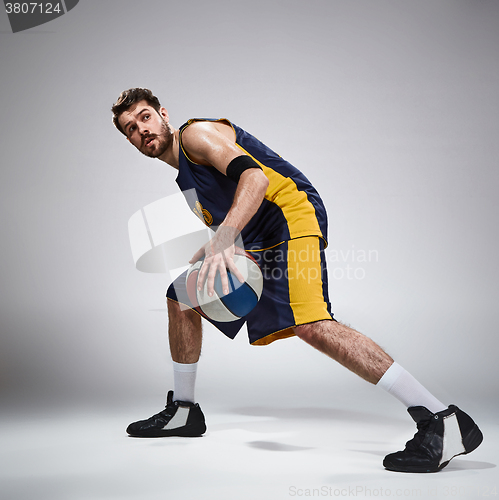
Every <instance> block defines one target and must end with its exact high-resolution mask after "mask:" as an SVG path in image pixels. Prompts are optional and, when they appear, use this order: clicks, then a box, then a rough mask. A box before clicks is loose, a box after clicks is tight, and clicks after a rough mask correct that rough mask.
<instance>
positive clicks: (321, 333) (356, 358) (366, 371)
mask: <svg viewBox="0 0 499 500" xmlns="http://www.w3.org/2000/svg"><path fill="white" fill-rule="evenodd" d="M294 332H295V334H296V336H297V337H300V338H301V339H302V340H304V341H305V342H307V343H308V344H310V345H311V346H312V347H315V348H316V349H318V350H319V351H321V352H322V353H324V354H326V355H327V356H329V357H330V358H332V359H334V360H335V361H338V363H340V364H342V365H343V366H344V367H346V368H348V369H349V370H351V371H352V372H354V373H356V374H357V375H359V376H360V377H362V378H363V379H364V380H367V381H368V382H371V383H372V384H377V383H378V381H379V379H380V378H381V377H382V376H383V374H384V373H385V372H386V370H388V368H389V367H390V366H391V365H392V364H393V359H392V358H391V357H390V356H388V354H386V352H385V351H383V349H381V347H379V346H378V345H377V344H376V343H375V342H373V341H372V340H371V339H370V338H368V337H366V336H365V335H362V334H361V333H359V332H357V331H356V330H353V329H352V328H349V327H348V326H345V325H342V324H341V323H339V322H337V321H330V320H324V321H317V322H316V323H309V324H306V325H300V326H297V327H295V328H294Z"/></svg>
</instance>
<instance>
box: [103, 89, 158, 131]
mask: <svg viewBox="0 0 499 500" xmlns="http://www.w3.org/2000/svg"><path fill="white" fill-rule="evenodd" d="M139 101H147V104H149V106H151V107H153V108H154V109H155V110H156V111H157V113H158V114H159V110H160V109H161V104H160V103H159V99H158V98H157V97H156V96H155V95H153V93H152V92H151V91H150V90H149V89H143V88H140V87H137V88H133V89H128V90H124V91H123V92H122V93H121V94H120V96H119V97H118V100H117V101H116V103H115V104H114V105H113V107H112V108H111V111H112V112H113V123H114V126H115V127H116V128H117V129H118V130H119V131H120V132H121V133H122V134H124V135H126V134H125V131H124V130H123V129H122V128H121V125H120V123H119V121H118V120H119V118H120V116H121V114H122V113H124V112H125V111H126V110H127V109H128V108H130V107H131V106H132V105H133V104H135V103H137V102H139Z"/></svg>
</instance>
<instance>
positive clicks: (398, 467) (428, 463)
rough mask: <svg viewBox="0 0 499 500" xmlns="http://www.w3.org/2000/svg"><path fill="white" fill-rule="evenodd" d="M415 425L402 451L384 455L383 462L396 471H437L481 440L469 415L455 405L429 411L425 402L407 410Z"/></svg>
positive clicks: (479, 433) (469, 450)
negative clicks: (416, 428) (412, 433)
mask: <svg viewBox="0 0 499 500" xmlns="http://www.w3.org/2000/svg"><path fill="white" fill-rule="evenodd" d="M407 411H408V412H409V414H410V415H411V417H412V418H413V420H414V421H415V422H416V424H417V426H418V432H417V433H416V435H415V436H414V437H413V438H412V439H411V440H410V441H408V442H407V443H406V447H405V450H404V451H397V452H396V453H392V454H390V455H387V456H386V457H385V459H384V460H383V465H384V466H385V468H387V469H388V470H393V471H396V472H437V471H439V470H440V469H443V468H444V467H445V466H446V465H447V464H448V463H449V462H450V461H451V459H452V458H454V457H456V456H457V455H466V454H467V453H470V452H471V451H473V450H474V449H475V448H477V447H478V446H479V445H480V443H481V442H482V439H483V436H482V433H481V432H480V429H479V428H478V426H477V425H476V424H475V422H473V420H472V419H471V417H470V416H468V415H467V414H466V413H464V411H461V410H460V409H459V408H458V407H457V406H454V405H450V406H449V408H447V409H446V410H443V411H439V412H438V413H432V412H431V411H430V410H428V409H427V408H425V407H424V406H412V407H411V408H408V410H407Z"/></svg>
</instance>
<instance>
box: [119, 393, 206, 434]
mask: <svg viewBox="0 0 499 500" xmlns="http://www.w3.org/2000/svg"><path fill="white" fill-rule="evenodd" d="M126 431H127V432H128V434H130V436H134V437H167V436H184V437H198V436H201V435H202V434H204V433H205V432H206V424H205V422H204V415H203V412H202V411H201V408H200V407H199V405H198V404H197V403H188V402H186V401H173V391H170V392H168V396H167V398H166V408H165V409H164V410H163V411H160V412H159V413H157V414H156V415H153V416H152V417H151V418H148V419H147V420H139V421H138V422H134V423H133V424H130V425H129V426H128V428H127V430H126Z"/></svg>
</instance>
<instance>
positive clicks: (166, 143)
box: [138, 116, 173, 158]
mask: <svg viewBox="0 0 499 500" xmlns="http://www.w3.org/2000/svg"><path fill="white" fill-rule="evenodd" d="M160 118H161V129H160V131H159V132H158V133H156V134H154V133H152V132H149V131H146V132H144V133H143V134H142V138H141V144H140V147H139V148H138V149H139V151H140V152H141V153H143V154H145V155H146V156H148V157H149V158H158V156H161V155H162V154H163V153H164V152H165V151H166V150H167V149H168V148H169V147H170V144H171V143H172V140H173V133H172V131H171V129H170V127H169V125H168V123H166V121H165V119H164V118H163V117H162V116H161V117H160Z"/></svg>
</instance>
